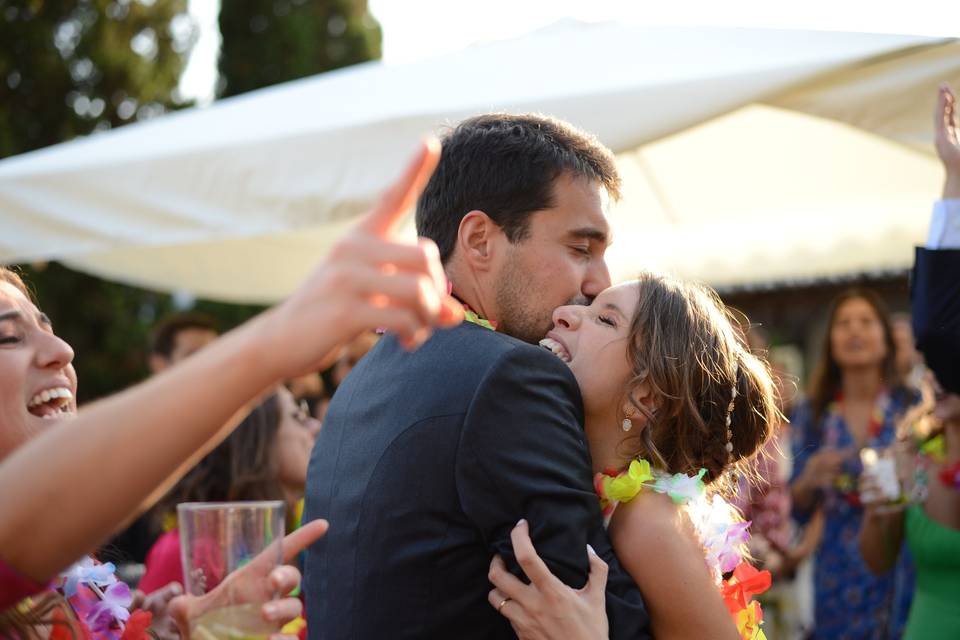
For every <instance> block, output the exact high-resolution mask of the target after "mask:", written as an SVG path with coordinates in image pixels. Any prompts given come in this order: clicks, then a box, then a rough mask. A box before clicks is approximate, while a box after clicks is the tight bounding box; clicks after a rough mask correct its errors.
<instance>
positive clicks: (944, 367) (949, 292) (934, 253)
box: [910, 85, 960, 394]
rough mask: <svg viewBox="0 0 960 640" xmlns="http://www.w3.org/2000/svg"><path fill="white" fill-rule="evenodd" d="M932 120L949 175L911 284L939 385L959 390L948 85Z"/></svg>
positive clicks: (958, 207) (959, 217)
mask: <svg viewBox="0 0 960 640" xmlns="http://www.w3.org/2000/svg"><path fill="white" fill-rule="evenodd" d="M934 123H935V137H934V143H935V146H936V148H937V155H939V156H940V161H941V162H942V163H943V168H944V171H945V174H946V175H945V179H944V183H943V198H942V199H941V200H940V201H939V202H937V204H936V205H935V206H934V209H933V219H932V220H931V221H930V233H929V236H928V238H927V245H926V247H923V248H917V257H916V264H915V265H914V268H913V279H912V283H911V287H910V289H911V297H912V307H913V309H912V311H913V330H914V335H915V336H916V339H917V348H918V349H919V350H920V351H922V352H923V354H924V357H925V358H926V361H927V365H928V366H929V367H930V369H932V370H933V372H934V373H935V374H936V376H937V380H938V382H939V384H940V386H941V387H943V389H945V390H946V391H948V392H949V393H957V394H960V140H958V128H957V122H956V98H955V97H954V95H953V93H952V92H951V91H950V88H949V87H947V86H946V85H944V86H942V87H940V91H939V93H938V95H937V108H936V113H935V118H934Z"/></svg>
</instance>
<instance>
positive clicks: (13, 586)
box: [0, 560, 47, 611]
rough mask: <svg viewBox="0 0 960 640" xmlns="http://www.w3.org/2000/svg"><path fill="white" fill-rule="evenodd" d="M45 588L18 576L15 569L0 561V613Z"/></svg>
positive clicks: (44, 585)
mask: <svg viewBox="0 0 960 640" xmlns="http://www.w3.org/2000/svg"><path fill="white" fill-rule="evenodd" d="M46 588H47V585H46V584H40V583H39V582H34V581H33V580H31V579H30V578H26V577H24V576H22V575H20V573H19V572H18V571H17V570H16V569H14V568H13V567H11V566H10V565H8V564H7V563H6V562H4V561H3V560H0V611H6V610H7V609H9V608H10V607H12V606H13V605H15V604H17V603H18V602H20V601H21V600H23V599H24V598H28V597H30V596H32V595H35V594H38V593H40V592H41V591H44V590H46Z"/></svg>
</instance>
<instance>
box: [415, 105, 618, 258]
mask: <svg viewBox="0 0 960 640" xmlns="http://www.w3.org/2000/svg"><path fill="white" fill-rule="evenodd" d="M565 173H566V174H569V175H571V176H574V177H583V178H586V179H588V180H590V181H594V182H598V183H600V186H602V187H603V188H604V189H606V191H607V193H608V194H609V196H610V197H611V198H612V199H617V198H619V197H620V175H619V174H618V173H617V167H616V163H615V161H614V157H613V154H612V153H611V152H610V150H609V149H607V148H606V147H605V146H603V145H602V144H601V143H600V142H599V141H598V140H597V139H596V138H595V137H593V136H592V135H590V134H588V133H586V132H584V131H580V130H579V129H577V128H575V127H574V126H573V125H570V124H568V123H566V122H563V121H561V120H557V119H556V118H550V117H547V116H541V115H536V114H520V115H513V114H507V113H492V114H486V115H482V116H476V117H473V118H468V119H467V120H464V121H463V122H461V123H460V124H459V125H457V127H456V128H454V129H453V130H452V131H450V132H449V133H448V134H447V135H446V136H445V137H444V139H443V154H442V155H441V156H440V164H439V165H437V169H436V171H434V173H433V176H432V177H431V178H430V182H429V183H428V184H427V187H426V189H424V191H423V195H421V196H420V200H419V201H418V202H417V234H418V235H420V236H424V237H427V238H430V239H431V240H433V241H434V242H436V243H437V246H438V247H439V248H440V258H441V259H442V260H443V261H444V262H446V261H447V260H448V259H449V258H450V256H451V254H452V253H453V249H454V247H455V246H456V241H457V231H458V229H459V228H460V221H461V220H462V219H463V217H464V216H465V215H466V214H467V213H469V212H470V211H474V210H479V211H483V212H484V213H486V214H487V215H488V216H490V218H491V219H493V221H494V222H496V223H497V224H498V225H499V226H500V228H501V229H503V231H504V233H505V234H506V235H507V238H508V239H509V240H510V242H512V243H517V242H520V241H521V240H523V239H524V238H526V237H527V234H528V232H529V218H530V214H532V213H534V212H535V211H541V210H543V209H549V208H550V207H552V206H554V193H553V185H554V182H555V181H556V179H557V178H559V177H560V176H561V175H562V174H565Z"/></svg>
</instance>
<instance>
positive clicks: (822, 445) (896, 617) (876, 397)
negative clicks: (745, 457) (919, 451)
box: [791, 289, 919, 640]
mask: <svg viewBox="0 0 960 640" xmlns="http://www.w3.org/2000/svg"><path fill="white" fill-rule="evenodd" d="M828 326H829V333H828V336H827V339H826V340H824V347H823V352H822V354H821V357H820V360H819V362H818V364H817V367H816V368H815V369H814V372H813V375H812V377H811V381H810V384H809V388H808V398H807V400H806V401H804V402H802V403H800V404H799V405H798V406H797V408H796V410H795V412H794V415H793V416H792V420H791V423H792V424H791V435H792V441H793V455H794V469H793V478H792V480H791V493H792V496H793V501H794V514H795V515H796V517H797V518H798V519H799V520H800V521H801V522H804V521H806V520H808V519H809V518H810V517H811V516H812V515H813V514H815V513H816V512H817V511H820V512H822V514H823V516H824V519H825V527H824V533H823V538H822V541H821V543H820V547H819V548H818V550H817V552H816V556H815V569H814V589H815V607H816V630H815V633H814V638H816V639H817V640H840V639H843V640H888V639H893V638H899V637H900V636H901V634H902V633H903V626H904V623H905V621H906V615H907V611H908V610H909V607H910V598H911V596H912V584H913V576H912V573H913V571H912V567H911V563H910V559H909V557H908V554H906V553H904V554H902V555H901V557H900V562H899V564H898V566H897V569H896V570H895V571H892V572H890V573H888V574H886V575H884V576H881V577H876V576H874V575H872V574H871V573H870V571H869V570H868V569H867V567H866V565H865V564H864V562H863V559H862V558H861V556H860V550H859V546H858V535H859V530H860V523H861V520H862V518H863V509H862V507H861V505H860V502H859V498H858V493H857V480H858V478H859V476H860V472H861V470H862V467H861V464H860V457H859V452H860V450H861V449H862V448H864V447H874V448H883V447H887V446H889V445H890V444H892V443H893V442H894V440H895V430H896V423H897V421H898V418H899V417H900V416H901V415H902V414H903V412H904V411H905V410H906V409H907V408H908V407H909V406H911V405H912V404H914V403H916V402H917V401H919V393H918V392H916V391H914V390H910V389H908V388H907V387H905V386H904V385H903V384H902V382H901V380H900V378H899V377H898V375H897V373H896V366H895V363H894V355H895V354H894V343H893V335H892V331H891V328H890V318H889V314H888V313H887V310H886V307H885V305H884V304H883V301H882V300H881V299H880V298H879V297H878V296H877V295H876V294H875V293H874V292H872V291H869V290H862V289H859V290H850V291H847V292H845V293H843V294H841V295H840V296H839V297H838V298H837V299H836V300H835V301H834V302H833V305H832V307H831V312H830V321H829V325H828Z"/></svg>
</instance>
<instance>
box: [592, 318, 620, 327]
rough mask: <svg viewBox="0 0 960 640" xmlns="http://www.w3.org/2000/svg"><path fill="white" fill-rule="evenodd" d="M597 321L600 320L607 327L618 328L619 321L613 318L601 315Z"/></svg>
mask: <svg viewBox="0 0 960 640" xmlns="http://www.w3.org/2000/svg"><path fill="white" fill-rule="evenodd" d="M597 320H599V321H600V322H601V323H602V324H605V325H607V326H610V327H613V328H616V327H617V321H616V320H615V319H614V318H612V317H611V316H604V315H600V316H597Z"/></svg>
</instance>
